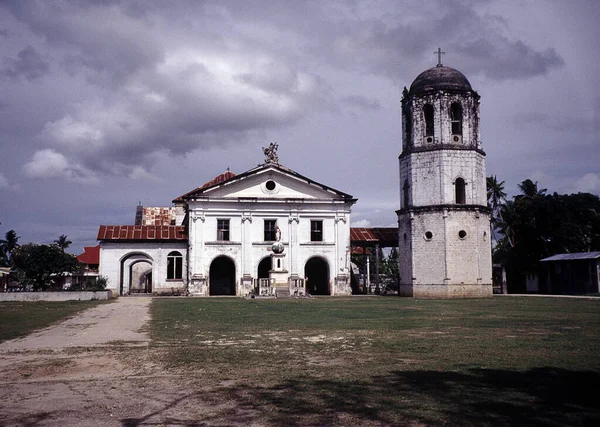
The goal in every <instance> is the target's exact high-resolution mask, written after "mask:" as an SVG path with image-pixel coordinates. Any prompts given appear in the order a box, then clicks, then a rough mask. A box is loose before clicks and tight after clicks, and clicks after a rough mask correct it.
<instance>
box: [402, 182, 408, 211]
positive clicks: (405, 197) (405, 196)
mask: <svg viewBox="0 0 600 427" xmlns="http://www.w3.org/2000/svg"><path fill="white" fill-rule="evenodd" d="M408 189H409V187H408V179H405V180H404V185H403V186H402V207H403V208H404V209H406V208H408V200H409V197H408Z"/></svg>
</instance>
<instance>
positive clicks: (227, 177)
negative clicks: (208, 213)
mask: <svg viewBox="0 0 600 427" xmlns="http://www.w3.org/2000/svg"><path fill="white" fill-rule="evenodd" d="M235 176H236V175H235V174H234V173H233V172H231V171H230V170H229V168H227V170H226V171H225V172H223V173H222V174H221V175H218V176H215V177H214V178H213V179H211V180H210V181H208V182H205V183H204V184H202V185H201V186H200V187H198V188H194V189H193V190H192V191H188V192H187V193H185V194H183V195H181V196H179V197H177V198H176V199H175V200H173V202H182V201H183V200H184V198H185V197H186V196H189V195H191V194H193V193H195V192H196V191H198V190H203V189H205V188H208V187H212V186H213V185H217V184H220V183H222V182H225V181H228V180H230V179H231V178H234V177H235Z"/></svg>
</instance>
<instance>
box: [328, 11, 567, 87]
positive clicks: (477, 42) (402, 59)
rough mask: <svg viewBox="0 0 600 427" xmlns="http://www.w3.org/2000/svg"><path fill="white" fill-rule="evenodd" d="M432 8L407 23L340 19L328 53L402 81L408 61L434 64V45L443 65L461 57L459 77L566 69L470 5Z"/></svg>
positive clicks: (523, 75) (558, 58)
mask: <svg viewBox="0 0 600 427" xmlns="http://www.w3.org/2000/svg"><path fill="white" fill-rule="evenodd" d="M433 4H434V5H436V7H432V8H429V9H426V8H423V10H422V11H421V13H417V14H416V15H412V16H411V17H410V18H411V19H410V20H406V19H405V18H404V16H403V14H402V13H401V11H398V12H397V15H396V16H394V19H390V18H389V15H387V16H385V17H383V18H370V19H355V20H352V19H350V20H348V19H347V20H343V21H341V22H340V23H338V24H337V28H336V31H335V32H334V34H333V37H334V38H333V43H332V44H331V45H330V49H331V51H332V53H333V55H334V57H335V58H337V59H338V60H340V61H343V62H344V63H345V64H350V66H353V67H357V66H358V67H360V68H363V69H366V70H368V71H370V72H372V73H376V74H379V73H381V74H384V75H386V76H388V77H390V78H392V79H394V80H398V79H403V78H405V72H406V71H405V70H406V69H407V67H410V61H409V62H407V60H409V59H410V58H416V59H418V60H419V61H420V60H421V59H422V58H426V62H428V63H430V64H432V65H435V62H434V56H433V51H432V49H431V48H432V47H434V46H441V47H442V49H443V50H444V51H446V52H447V53H448V54H449V55H450V54H451V56H448V59H446V58H445V57H443V58H442V62H444V63H448V64H453V63H456V61H457V58H460V63H461V70H462V71H463V72H465V73H467V74H469V75H472V74H474V73H483V74H484V75H486V76H487V77H489V78H491V79H494V80H506V79H527V78H530V77H534V76H538V75H545V74H547V73H548V72H550V71H551V70H553V69H556V68H560V67H562V66H563V65H564V60H563V59H562V57H561V56H560V55H559V54H558V53H557V52H556V50H555V49H553V48H546V49H543V50H537V49H535V48H533V47H532V46H531V45H529V44H528V43H527V42H526V41H525V40H519V39H513V38H510V37H508V36H506V35H505V33H506V32H507V30H506V28H505V25H506V20H505V19H503V18H502V17H499V16H495V15H489V14H483V15H481V14H479V13H478V12H476V10H474V9H473V8H472V7H470V6H469V3H468V2H460V1H439V2H433ZM392 16H393V15H392Z"/></svg>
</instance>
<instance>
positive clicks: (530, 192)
mask: <svg viewBox="0 0 600 427" xmlns="http://www.w3.org/2000/svg"><path fill="white" fill-rule="evenodd" d="M518 187H519V190H521V194H520V195H518V196H517V197H516V198H517V199H522V198H527V199H534V198H536V197H541V196H545V195H546V191H547V190H546V189H545V188H542V189H541V190H539V189H538V185H537V181H536V182H533V181H532V180H530V179H526V180H525V181H523V182H522V183H520V184H519V185H518Z"/></svg>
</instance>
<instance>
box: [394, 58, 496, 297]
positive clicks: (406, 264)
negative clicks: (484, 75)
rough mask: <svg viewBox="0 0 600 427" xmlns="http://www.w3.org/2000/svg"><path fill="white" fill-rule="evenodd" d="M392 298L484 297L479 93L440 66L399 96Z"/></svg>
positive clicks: (488, 264) (488, 267) (486, 229)
mask: <svg viewBox="0 0 600 427" xmlns="http://www.w3.org/2000/svg"><path fill="white" fill-rule="evenodd" d="M402 121H403V144H402V147H403V150H402V154H401V155H400V158H399V163H400V210H399V211H398V246H399V264H400V265H399V269H400V294H401V295H404V296H416V297H436V298H437V297H440V298H446V297H486V296H491V295H492V260H491V243H490V238H489V234H490V215H489V210H488V208H487V194H486V171H485V153H484V152H483V150H482V149H481V141H480V137H479V95H478V94H477V93H476V92H475V91H473V90H472V89H471V86H470V84H469V82H468V81H467V79H466V78H465V77H464V76H463V75H462V74H461V73H459V72H458V71H456V70H454V69H452V68H449V67H444V66H442V65H441V64H440V65H438V67H435V68H432V69H430V70H427V71H425V72H423V73H422V74H421V75H420V76H419V77H417V79H416V80H415V82H414V83H413V84H412V85H411V89H410V91H408V90H407V91H405V93H404V97H403V99H402Z"/></svg>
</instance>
